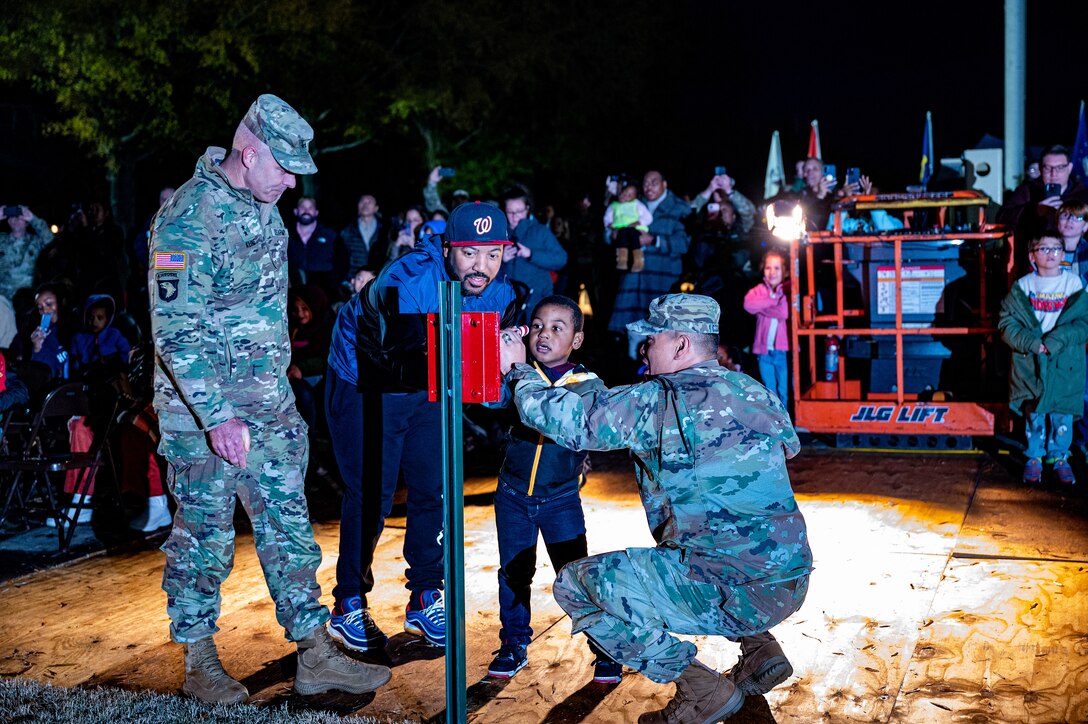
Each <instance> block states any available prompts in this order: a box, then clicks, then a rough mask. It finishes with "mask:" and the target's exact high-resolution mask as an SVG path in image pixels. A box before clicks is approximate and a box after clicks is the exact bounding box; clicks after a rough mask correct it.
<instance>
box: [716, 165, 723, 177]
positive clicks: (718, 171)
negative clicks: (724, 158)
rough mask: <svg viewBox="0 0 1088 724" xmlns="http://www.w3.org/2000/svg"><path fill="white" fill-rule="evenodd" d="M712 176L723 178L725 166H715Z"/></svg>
mask: <svg viewBox="0 0 1088 724" xmlns="http://www.w3.org/2000/svg"><path fill="white" fill-rule="evenodd" d="M714 175H715V176H725V166H715V167H714Z"/></svg>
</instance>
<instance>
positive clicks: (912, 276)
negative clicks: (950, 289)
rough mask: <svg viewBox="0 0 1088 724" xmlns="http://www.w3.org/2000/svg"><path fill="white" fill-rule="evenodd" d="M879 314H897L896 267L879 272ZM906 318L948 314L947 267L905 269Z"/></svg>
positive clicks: (885, 267) (877, 304)
mask: <svg viewBox="0 0 1088 724" xmlns="http://www.w3.org/2000/svg"><path fill="white" fill-rule="evenodd" d="M876 282H877V283H876V310H877V313H878V314H893V315H894V314H895V267H894V266H881V267H877V269H876ZM902 289H903V314H904V315H907V314H925V315H931V314H937V313H940V312H943V311H944V299H943V296H942V295H943V293H944V267H943V266H905V267H903V283H902Z"/></svg>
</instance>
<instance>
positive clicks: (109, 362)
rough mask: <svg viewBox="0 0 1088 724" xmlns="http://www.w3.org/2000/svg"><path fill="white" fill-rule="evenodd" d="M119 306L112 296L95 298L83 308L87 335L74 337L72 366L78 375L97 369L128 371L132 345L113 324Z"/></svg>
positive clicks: (96, 296)
mask: <svg viewBox="0 0 1088 724" xmlns="http://www.w3.org/2000/svg"><path fill="white" fill-rule="evenodd" d="M116 308H117V305H116V303H115V302H114V301H113V297H111V296H109V295H108V294H92V295H91V296H89V297H87V303H86V304H85V305H84V307H83V323H84V331H83V332H80V333H78V334H75V335H73V336H72V362H73V364H74V366H75V368H76V372H78V373H84V372H86V371H88V369H89V368H91V367H93V366H95V365H103V366H109V367H110V369H111V371H114V370H123V369H127V368H128V362H129V359H128V358H129V355H130V354H131V352H132V345H130V344H129V343H128V340H127V339H125V336H124V335H123V334H121V333H120V332H119V331H117V330H116V329H114V328H113V327H112V326H111V324H112V323H113V317H114V314H115V313H116Z"/></svg>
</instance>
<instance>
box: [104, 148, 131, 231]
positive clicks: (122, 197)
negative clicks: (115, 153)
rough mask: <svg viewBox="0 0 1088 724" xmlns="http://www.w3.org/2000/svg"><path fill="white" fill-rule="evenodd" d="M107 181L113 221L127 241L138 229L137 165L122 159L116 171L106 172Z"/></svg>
mask: <svg viewBox="0 0 1088 724" xmlns="http://www.w3.org/2000/svg"><path fill="white" fill-rule="evenodd" d="M106 180H107V181H108V182H109V187H110V210H111V211H112V212H113V220H114V221H115V222H116V223H117V225H118V226H120V227H121V231H122V232H124V235H125V238H126V239H127V238H128V237H129V236H130V235H131V234H132V232H133V230H134V229H135V228H136V164H135V163H134V162H133V161H132V160H131V159H121V160H120V161H119V162H118V163H117V170H116V171H107V172H106Z"/></svg>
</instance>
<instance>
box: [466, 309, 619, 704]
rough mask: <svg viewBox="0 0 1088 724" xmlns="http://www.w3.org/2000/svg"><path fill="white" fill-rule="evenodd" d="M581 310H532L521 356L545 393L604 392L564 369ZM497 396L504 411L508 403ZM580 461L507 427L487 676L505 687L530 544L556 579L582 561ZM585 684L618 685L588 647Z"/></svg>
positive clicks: (591, 379)
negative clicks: (494, 650)
mask: <svg viewBox="0 0 1088 724" xmlns="http://www.w3.org/2000/svg"><path fill="white" fill-rule="evenodd" d="M583 322H584V320H583V317H582V310H581V309H579V307H578V305H577V303H575V302H574V300H572V299H569V298H567V297H564V296H559V295H553V296H550V297H545V298H544V299H543V300H541V301H540V303H538V304H537V305H536V307H535V308H534V309H533V312H532V316H531V324H530V326H529V352H530V354H531V355H532V357H533V358H534V362H533V364H534V366H535V367H536V369H537V372H539V374H540V376H541V377H543V378H544V379H546V380H547V381H548V382H549V383H550V384H551V385H553V386H564V387H569V388H570V389H572V390H576V391H577V392H578V394H579V395H582V396H583V397H584V396H586V395H589V396H592V395H593V394H594V392H595V391H596V390H601V389H604V383H603V382H601V380H600V378H598V377H597V376H596V375H595V374H593V373H592V372H589V371H588V370H586V369H585V367H583V366H581V365H575V364H572V363H571V362H570V361H569V358H570V355H571V353H572V352H573V351H574V350H576V349H578V348H579V347H581V346H582V340H583V333H582V326H583ZM510 399H511V398H510V395H509V390H504V392H503V403H504V406H505V405H506V404H509V402H510ZM586 455H587V454H586V453H584V452H571V451H570V450H567V449H566V448H563V447H561V446H559V445H557V444H555V443H554V442H553V441H551V440H549V439H548V438H546V437H544V436H543V435H541V434H540V433H538V432H536V431H535V430H531V429H529V428H528V427H525V426H524V425H522V424H521V423H520V422H519V423H515V425H514V427H513V428H512V429H511V431H510V442H509V445H508V447H507V449H506V458H505V459H504V460H503V463H502V469H501V470H500V471H499V483H498V488H497V489H496V490H495V527H496V529H497V531H498V538H499V565H500V567H499V620H500V622H501V623H502V629H501V630H500V631H499V638H500V639H501V641H502V646H501V648H500V649H499V653H498V655H497V656H496V657H495V659H494V661H492V662H491V665H490V666H489V667H488V669H487V673H488V676H491V677H494V678H497V679H509V678H510V677H512V676H514V674H516V673H518V672H519V671H521V670H522V669H523V668H524V667H525V665H526V664H527V663H528V657H527V656H526V647H527V646H528V645H529V642H530V641H531V640H532V638H533V629H532V627H531V626H530V624H529V621H530V618H531V611H530V606H529V599H530V586H531V585H532V582H533V574H534V573H536V547H537V538H538V537H540V536H541V535H543V536H544V545H545V546H547V549H548V556H549V558H551V562H552V567H553V568H554V569H555V572H556V574H558V573H559V571H560V569H561V568H563V566H565V565H566V564H567V563H570V562H571V561H574V560H578V559H580V558H585V557H586V555H587V554H588V550H587V547H586V522H585V515H584V514H583V512H582V500H581V498H580V497H579V494H578V489H579V487H580V483H581V481H582V475H583V467H584V464H585V460H586ZM590 649H591V650H592V651H593V653H594V655H595V657H596V660H595V661H594V676H593V680H594V681H595V682H597V683H602V684H616V683H619V681H620V676H621V674H622V671H623V667H622V666H621V665H620V664H618V663H616V662H614V661H612V660H611V659H609V658H608V657H607V656H606V655H604V654H603V653H602V652H601V651H600V650H599V649H598V648H597V647H596V646H595V645H594V644H593V643H592V642H590Z"/></svg>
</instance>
